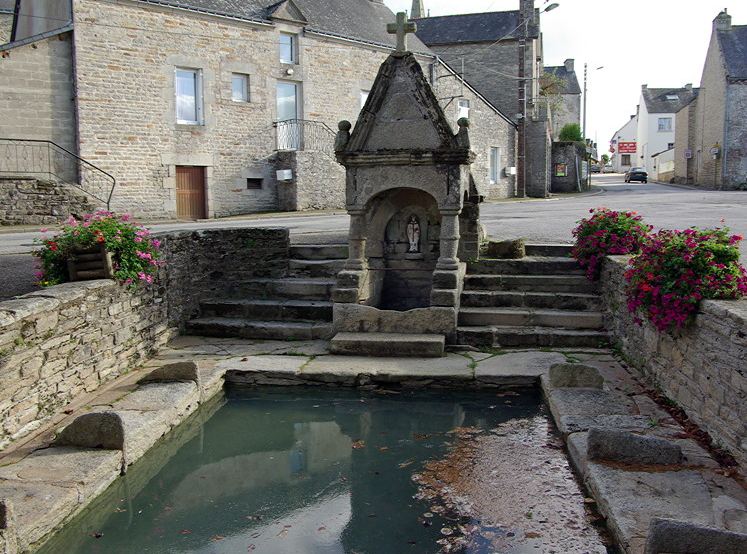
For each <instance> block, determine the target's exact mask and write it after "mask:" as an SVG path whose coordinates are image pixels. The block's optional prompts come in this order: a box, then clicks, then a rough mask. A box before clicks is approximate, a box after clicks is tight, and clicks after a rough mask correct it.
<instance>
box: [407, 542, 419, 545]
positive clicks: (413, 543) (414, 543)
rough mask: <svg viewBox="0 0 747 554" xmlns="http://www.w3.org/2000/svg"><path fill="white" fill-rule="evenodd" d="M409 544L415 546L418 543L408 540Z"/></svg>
mask: <svg viewBox="0 0 747 554" xmlns="http://www.w3.org/2000/svg"><path fill="white" fill-rule="evenodd" d="M407 544H409V545H410V546H415V545H416V544H418V543H416V542H415V541H407Z"/></svg>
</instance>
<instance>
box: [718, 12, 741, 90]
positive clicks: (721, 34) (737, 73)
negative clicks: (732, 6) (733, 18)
mask: <svg viewBox="0 0 747 554" xmlns="http://www.w3.org/2000/svg"><path fill="white" fill-rule="evenodd" d="M717 36H718V40H719V43H720V45H721V52H722V53H723V55H724V65H725V66H726V76H727V77H728V78H730V79H747V25H734V26H732V27H731V28H730V29H729V30H725V31H717Z"/></svg>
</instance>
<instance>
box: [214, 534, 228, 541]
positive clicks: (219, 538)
mask: <svg viewBox="0 0 747 554" xmlns="http://www.w3.org/2000/svg"><path fill="white" fill-rule="evenodd" d="M223 539H225V537H221V536H220V535H215V536H214V537H213V540H214V541H222V540H223Z"/></svg>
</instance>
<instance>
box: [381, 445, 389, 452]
mask: <svg viewBox="0 0 747 554" xmlns="http://www.w3.org/2000/svg"><path fill="white" fill-rule="evenodd" d="M379 450H381V451H382V452H383V451H384V450H389V447H388V446H382V447H381V448H379Z"/></svg>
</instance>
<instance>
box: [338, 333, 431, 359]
mask: <svg viewBox="0 0 747 554" xmlns="http://www.w3.org/2000/svg"><path fill="white" fill-rule="evenodd" d="M444 345H445V337H444V336H443V335H426V334H415V333H337V334H336V335H335V336H334V337H333V338H332V340H331V341H330V351H331V352H332V354H341V355H345V356H386V357H402V358H405V357H416V358H440V357H441V356H443V355H444Z"/></svg>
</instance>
